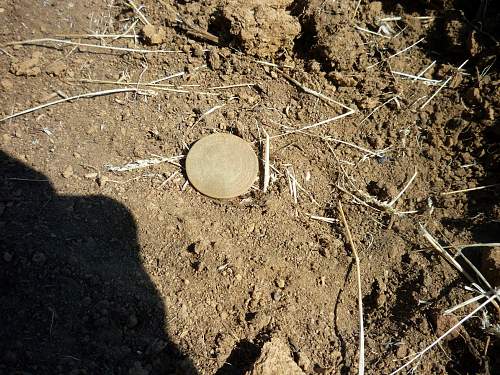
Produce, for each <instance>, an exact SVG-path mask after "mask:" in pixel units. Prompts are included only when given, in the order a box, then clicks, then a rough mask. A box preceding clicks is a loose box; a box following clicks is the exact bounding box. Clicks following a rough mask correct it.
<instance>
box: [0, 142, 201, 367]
mask: <svg viewBox="0 0 500 375" xmlns="http://www.w3.org/2000/svg"><path fill="white" fill-rule="evenodd" d="M136 232H137V226H136V223H135V220H134V217H133V216H132V214H131V213H130V211H129V210H128V209H127V208H126V207H125V206H123V205H122V204H120V203H118V202H116V201H114V200H112V199H110V198H107V197H104V196H99V195H94V196H64V195H58V194H57V193H56V192H55V190H54V188H53V186H52V184H51V183H50V181H49V180H48V179H47V177H45V176H44V175H42V174H41V173H39V172H36V171H34V170H33V169H31V168H29V167H28V166H26V165H25V164H23V163H21V162H20V161H18V160H15V159H13V158H12V157H10V156H9V155H7V154H6V153H4V152H2V151H0V374H72V375H76V374H128V375H147V374H196V373H197V372H196V370H195V368H194V366H193V364H192V362H191V361H190V360H189V358H187V357H186V356H185V355H183V354H182V353H181V352H180V350H179V349H178V348H177V347H176V346H175V345H174V344H173V343H172V342H171V341H170V340H169V338H168V335H167V334H166V333H165V332H166V322H165V311H164V304H163V302H162V300H161V299H160V296H159V294H158V292H157V291H156V289H155V286H154V285H153V283H152V282H151V280H150V278H149V276H148V274H147V273H146V271H145V270H144V268H143V266H142V264H141V260H140V257H139V251H140V247H139V244H138V240H137V233H136Z"/></svg>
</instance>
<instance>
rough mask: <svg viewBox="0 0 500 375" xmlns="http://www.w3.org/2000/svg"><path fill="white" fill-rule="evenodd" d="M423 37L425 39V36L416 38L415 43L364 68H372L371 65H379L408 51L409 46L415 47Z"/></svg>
mask: <svg viewBox="0 0 500 375" xmlns="http://www.w3.org/2000/svg"><path fill="white" fill-rule="evenodd" d="M424 39H425V38H421V39H419V40H417V41H416V42H415V43H413V44H412V45H410V46H408V47H406V48H403V49H402V50H401V51H398V52H396V53H395V54H393V55H390V56H389V57H386V58H385V59H382V60H381V61H379V62H378V63H375V64H373V65H370V66H368V67H367V68H366V69H371V68H373V67H375V66H377V65H379V64H382V63H383V62H384V61H387V60H390V59H392V58H393V57H396V56H398V55H400V54H402V53H403V52H406V51H408V50H409V49H410V48H413V47H415V46H416V45H417V44H418V43H420V42H421V41H423V40H424Z"/></svg>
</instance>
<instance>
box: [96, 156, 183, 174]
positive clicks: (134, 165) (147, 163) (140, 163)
mask: <svg viewBox="0 0 500 375" xmlns="http://www.w3.org/2000/svg"><path fill="white" fill-rule="evenodd" d="M184 157H185V156H184V155H177V156H171V157H161V156H159V157H157V158H156V159H142V160H136V161H134V162H131V163H128V164H125V165H123V166H115V165H110V164H108V165H106V168H107V170H108V171H110V172H128V171H132V170H134V169H141V168H147V167H151V166H152V165H157V164H161V163H169V164H173V165H175V166H176V167H180V165H179V163H177V161H179V160H180V159H183V158H184Z"/></svg>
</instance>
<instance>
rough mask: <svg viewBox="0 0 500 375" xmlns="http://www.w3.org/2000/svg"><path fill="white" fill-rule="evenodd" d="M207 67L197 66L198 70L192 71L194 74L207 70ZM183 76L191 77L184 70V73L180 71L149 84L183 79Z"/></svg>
mask: <svg viewBox="0 0 500 375" xmlns="http://www.w3.org/2000/svg"><path fill="white" fill-rule="evenodd" d="M206 67H207V65H200V66H197V67H196V68H194V69H193V70H192V71H193V73H194V72H197V71H198V70H200V69H203V68H206ZM183 76H189V74H188V73H187V72H186V71H185V70H183V71H180V72H177V73H174V74H171V75H168V76H166V77H162V78H159V79H156V80H154V81H151V82H148V84H151V85H153V84H156V83H160V82H164V81H168V80H170V79H172V78H176V77H183Z"/></svg>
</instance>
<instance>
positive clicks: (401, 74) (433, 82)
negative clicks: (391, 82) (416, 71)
mask: <svg viewBox="0 0 500 375" xmlns="http://www.w3.org/2000/svg"><path fill="white" fill-rule="evenodd" d="M392 73H393V74H396V75H398V76H402V77H407V78H412V79H413V81H423V82H426V83H428V84H430V85H436V84H438V83H441V82H442V81H441V80H440V79H429V78H422V77H421V76H419V75H416V76H415V75H413V74H408V73H404V72H397V71H395V70H392Z"/></svg>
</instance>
